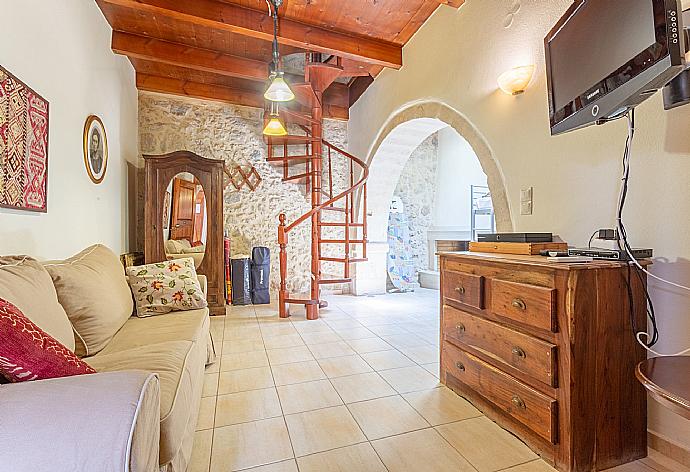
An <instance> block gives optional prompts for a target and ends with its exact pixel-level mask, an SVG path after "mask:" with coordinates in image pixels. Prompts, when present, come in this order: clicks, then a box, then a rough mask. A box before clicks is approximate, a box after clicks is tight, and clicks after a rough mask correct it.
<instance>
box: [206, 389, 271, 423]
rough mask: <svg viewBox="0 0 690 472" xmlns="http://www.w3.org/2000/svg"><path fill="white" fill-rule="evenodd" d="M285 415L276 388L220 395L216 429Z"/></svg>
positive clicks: (217, 405)
mask: <svg viewBox="0 0 690 472" xmlns="http://www.w3.org/2000/svg"><path fill="white" fill-rule="evenodd" d="M282 414H283V412H282V410H281V408H280V401H279V400H278V394H277V393H276V389H275V388H267V389H264V390H252V391H249V392H239V393H231V394H229V395H218V400H217V401H216V428H218V427H220V426H227V425H231V424H238V423H246V422H248V421H256V420H263V419H266V418H273V417H276V416H281V415H282Z"/></svg>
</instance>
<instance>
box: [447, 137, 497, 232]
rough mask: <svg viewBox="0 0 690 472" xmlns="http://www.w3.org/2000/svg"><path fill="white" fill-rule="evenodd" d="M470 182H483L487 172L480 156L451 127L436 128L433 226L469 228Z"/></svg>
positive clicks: (456, 229) (462, 229)
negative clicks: (436, 164)
mask: <svg viewBox="0 0 690 472" xmlns="http://www.w3.org/2000/svg"><path fill="white" fill-rule="evenodd" d="M471 185H484V186H485V185H486V174H484V171H483V170H482V166H481V165H480V164H479V159H478V158H477V155H476V154H475V153H474V151H473V150H472V147H471V146H470V144H469V143H468V142H467V141H466V140H465V139H464V138H463V137H462V136H460V135H459V134H458V133H457V132H456V131H455V130H454V129H453V128H444V129H442V130H441V131H439V132H438V171H437V172H436V185H435V197H434V214H433V222H434V228H435V229H438V230H440V229H447V230H451V229H452V230H454V231H469V230H470V222H471V215H470V213H471V203H470V186H471ZM487 218H488V217H487ZM481 223H482V224H484V223H485V222H483V221H482V222H481Z"/></svg>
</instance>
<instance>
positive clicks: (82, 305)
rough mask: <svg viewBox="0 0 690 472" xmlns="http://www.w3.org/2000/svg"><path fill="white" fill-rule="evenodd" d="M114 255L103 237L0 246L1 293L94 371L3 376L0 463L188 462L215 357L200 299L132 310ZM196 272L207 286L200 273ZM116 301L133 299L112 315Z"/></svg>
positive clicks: (172, 467)
mask: <svg viewBox="0 0 690 472" xmlns="http://www.w3.org/2000/svg"><path fill="white" fill-rule="evenodd" d="M104 261H105V262H104ZM115 261H117V256H116V255H115V254H113V253H112V252H111V251H109V250H108V249H107V248H104V247H103V246H94V247H92V248H89V249H87V250H86V251H84V252H82V253H80V254H78V255H77V256H75V257H74V258H70V259H68V260H66V261H57V262H56V261H53V262H47V263H42V264H39V263H38V262H36V261H35V260H33V259H30V258H26V257H23V258H22V257H9V258H8V257H5V258H0V297H3V298H6V299H7V300H9V301H10V302H12V303H14V304H15V305H16V306H18V307H19V308H20V309H21V310H22V311H23V312H24V314H25V315H26V316H28V317H29V318H31V319H32V321H34V322H35V323H36V324H38V325H39V326H40V327H41V328H42V329H43V330H45V331H46V332H48V333H49V334H51V335H52V336H54V337H56V339H58V340H59V341H61V342H62V343H63V344H65V345H66V346H67V347H69V348H70V349H73V350H75V352H77V353H78V354H79V353H80V352H81V353H84V351H86V352H87V353H88V355H86V356H84V357H83V359H84V360H85V361H86V362H87V363H88V364H90V365H91V366H92V367H93V368H94V369H95V370H96V371H98V373H97V374H93V375H85V376H77V377H67V378H62V379H51V380H43V381H34V382H26V383H21V384H9V385H1V386H0V403H1V404H2V407H1V408H0V455H1V457H2V459H0V464H2V467H0V468H3V467H6V469H3V470H12V471H24V470H26V471H31V472H34V471H36V470H53V471H60V470H65V471H67V470H69V471H96V470H98V471H110V470H112V471H125V470H129V471H146V472H148V471H151V470H158V469H160V470H161V471H165V472H184V471H185V470H186V469H187V465H188V463H189V460H190V456H191V452H192V443H193V439H194V431H195V429H196V422H197V417H198V413H199V406H200V402H201V395H202V387H203V379H204V366H205V365H206V364H208V363H211V362H213V361H215V353H214V349H213V340H212V338H211V335H210V320H209V313H208V310H207V309H202V310H195V311H178V312H172V313H169V314H166V315H159V316H154V317H150V318H137V317H133V316H129V315H131V313H132V301H131V293H129V292H125V291H124V287H125V285H124V284H126V282H125V280H126V279H125V275H124V270H123V269H122V267H121V266H119V262H118V264H117V266H116V265H115V264H114V262H115ZM77 281H78V283H77ZM199 281H200V282H201V285H202V288H203V289H204V293H205V291H206V287H205V285H206V280H205V278H204V277H203V276H199ZM51 282H52V283H51ZM95 287H100V288H95ZM80 290H83V291H84V294H83V295H82V296H78V295H79V291H80ZM94 290H95V291H97V293H96V296H94V297H92V296H89V295H87V294H93V292H94ZM113 294H116V295H113ZM125 296H126V297H128V299H126V300H125V299H123V297H125ZM99 300H103V301H102V304H101V305H100V306H99V307H98V308H96V309H95V310H94V309H93V307H92V306H90V304H91V305H93V304H97V303H99ZM120 305H121V306H120ZM112 306H118V311H119V312H120V313H122V311H123V310H124V309H126V307H129V312H128V313H125V316H124V318H123V319H122V320H121V323H119V326H118V325H117V324H116V325H113V322H114V321H117V320H118V319H119V318H118V316H120V315H117V316H114V315H113V309H112ZM63 307H64V308H63ZM122 307H125V308H122ZM99 309H100V310H102V315H101V312H100V311H99ZM85 310H86V311H85ZM94 311H99V314H97V315H96V316H93V312H94ZM89 315H91V318H89ZM79 317H80V318H79ZM70 320H72V322H73V323H72V324H70ZM101 320H102V322H101ZM99 330H101V331H103V332H99ZM107 330H110V332H107ZM72 331H73V332H74V333H72ZM95 347H97V348H98V352H96V353H93V352H90V353H89V351H93V350H94V349H95ZM7 406H11V408H8V407H7ZM46 425H48V427H46ZM3 450H5V451H4V452H7V453H3ZM9 451H31V452H29V453H27V454H17V453H12V454H10V453H9ZM35 451H39V452H38V453H34V452H35Z"/></svg>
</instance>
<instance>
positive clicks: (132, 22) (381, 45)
mask: <svg viewBox="0 0 690 472" xmlns="http://www.w3.org/2000/svg"><path fill="white" fill-rule="evenodd" d="M463 2H464V0H285V2H284V5H283V6H282V7H281V8H280V17H281V18H280V31H279V38H278V40H279V43H280V52H281V54H282V55H284V56H287V55H290V54H295V53H304V52H306V51H314V52H321V53H327V54H329V55H334V56H338V57H341V58H342V59H343V60H342V65H343V68H344V72H343V74H342V75H343V77H346V78H348V80H344V82H347V83H338V82H336V83H334V84H333V85H331V87H330V88H329V89H328V90H327V92H326V94H325V95H324V115H325V116H327V117H332V118H339V119H347V118H348V115H349V113H348V109H349V107H350V106H351V105H352V104H353V103H354V102H355V101H356V100H357V99H358V98H359V97H360V96H361V95H362V93H364V91H365V90H366V88H367V87H368V86H369V85H370V84H371V83H372V82H373V78H374V77H376V75H378V73H379V72H380V71H381V70H383V68H386V67H390V68H394V69H399V68H400V67H401V66H402V47H403V46H404V45H405V43H407V41H408V40H409V39H410V38H411V37H412V35H413V34H414V33H415V32H416V31H417V30H418V29H419V28H420V26H421V25H422V24H423V23H424V22H425V21H426V20H427V19H428V18H429V16H431V14H432V13H433V12H434V11H435V10H436V8H437V7H438V6H439V5H441V4H447V5H450V6H453V7H459V6H460V5H461V4H462V3H463ZM96 3H98V6H99V7H100V8H101V10H102V11H103V14H104V15H105V17H106V19H107V20H108V22H109V23H110V25H111V26H112V28H113V38H112V48H113V51H115V52H116V53H118V54H123V55H126V56H128V57H129V59H130V61H131V62H132V64H133V65H134V68H135V70H136V72H137V87H138V88H139V89H140V90H148V91H154V92H162V93H169V94H176V95H185V96H191V97H195V98H202V99H210V100H220V101H226V102H230V103H236V104H239V105H246V106H255V107H263V103H264V100H263V91H264V89H265V87H266V79H267V75H268V64H269V63H270V61H271V40H272V37H273V22H272V19H271V17H270V16H268V7H267V4H266V0H96ZM286 80H287V81H288V82H292V83H297V82H300V81H303V78H301V77H299V76H290V75H288V76H286ZM341 82H343V81H341Z"/></svg>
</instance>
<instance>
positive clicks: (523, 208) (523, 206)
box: [520, 202, 532, 215]
mask: <svg viewBox="0 0 690 472" xmlns="http://www.w3.org/2000/svg"><path fill="white" fill-rule="evenodd" d="M520 214H521V215H531V214H532V202H521V203H520Z"/></svg>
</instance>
